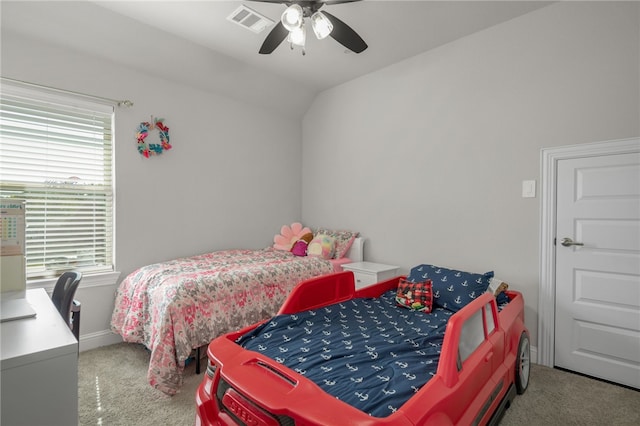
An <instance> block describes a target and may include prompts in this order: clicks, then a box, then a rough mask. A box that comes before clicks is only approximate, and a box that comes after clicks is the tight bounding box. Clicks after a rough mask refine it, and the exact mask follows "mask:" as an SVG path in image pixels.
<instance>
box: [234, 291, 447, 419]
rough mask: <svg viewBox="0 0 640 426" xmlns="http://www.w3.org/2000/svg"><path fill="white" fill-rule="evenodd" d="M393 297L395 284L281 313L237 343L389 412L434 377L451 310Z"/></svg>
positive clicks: (353, 401) (367, 407) (368, 409)
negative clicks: (405, 304) (419, 307)
mask: <svg viewBox="0 0 640 426" xmlns="http://www.w3.org/2000/svg"><path fill="white" fill-rule="evenodd" d="M395 296H396V291H395V290H391V291H387V292H385V293H384V294H383V295H382V296H381V297H379V298H356V299H351V300H348V301H346V302H341V303H337V304H333V305H329V306H326V307H323V308H320V309H316V310H310V311H304V312H300V313H297V314H291V315H278V316H275V317H273V318H272V320H271V321H269V322H266V323H264V324H263V325H261V326H259V327H257V328H255V329H253V330H252V331H250V332H249V333H247V334H245V335H243V336H242V337H240V338H239V339H238V341H237V343H238V344H239V345H241V346H243V347H244V348H245V349H248V350H252V351H257V352H260V353H262V354H264V355H266V356H268V357H270V358H272V359H274V360H276V361H277V362H279V363H281V364H284V365H285V366H287V367H289V368H291V369H293V370H295V371H296V372H298V373H299V374H301V375H303V376H305V377H306V378H308V379H309V380H311V381H313V382H315V383H316V384H317V385H319V386H320V387H321V388H322V389H323V390H324V391H325V392H327V393H329V394H331V395H333V396H335V397H336V398H338V399H339V400H341V401H344V402H346V403H348V404H350V405H352V406H354V407H356V408H358V409H359V410H361V411H363V412H365V413H367V414H369V415H371V416H375V417H386V416H388V415H390V414H392V413H393V412H394V411H395V410H397V409H398V408H399V407H401V406H402V405H403V404H404V403H405V402H406V401H407V400H408V399H409V398H410V397H411V396H412V395H413V394H414V393H415V392H417V391H418V390H419V389H420V388H421V387H422V386H424V385H425V384H426V383H427V382H428V381H429V379H430V378H431V377H432V376H433V375H435V372H436V370H437V368H438V359H439V357H440V351H441V347H442V342H443V339H444V331H445V328H446V325H447V321H448V320H449V318H450V317H451V316H452V315H453V312H452V311H450V310H446V309H442V308H439V307H436V308H434V310H433V312H432V313H430V314H424V313H422V312H419V311H412V310H409V309H405V308H401V307H398V306H397V303H396V300H395ZM389 359H392V360H393V362H388V360H389ZM354 384H357V386H354Z"/></svg>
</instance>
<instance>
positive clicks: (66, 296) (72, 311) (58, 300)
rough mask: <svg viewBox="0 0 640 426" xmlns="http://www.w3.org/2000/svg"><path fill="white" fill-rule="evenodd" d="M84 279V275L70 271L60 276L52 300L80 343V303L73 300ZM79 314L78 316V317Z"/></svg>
mask: <svg viewBox="0 0 640 426" xmlns="http://www.w3.org/2000/svg"><path fill="white" fill-rule="evenodd" d="M81 279H82V273H81V272H78V271H69V272H65V273H63V274H62V275H60V278H58V281H57V282H56V286H55V287H54V289H53V294H52V295H51V300H52V301H53V304H54V305H55V307H56V309H57V310H58V312H60V315H62V318H63V319H64V320H65V322H66V323H67V324H68V325H69V328H70V329H71V331H72V332H73V335H74V336H76V339H77V340H78V342H79V341H80V303H79V302H78V301H76V300H74V299H73V298H74V297H75V295H76V290H77V288H78V285H80V280H81ZM76 313H77V315H76ZM74 317H75V318H74Z"/></svg>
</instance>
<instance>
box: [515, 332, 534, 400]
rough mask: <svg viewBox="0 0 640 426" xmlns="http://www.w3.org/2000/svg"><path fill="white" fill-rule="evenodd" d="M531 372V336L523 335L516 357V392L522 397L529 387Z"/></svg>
mask: <svg viewBox="0 0 640 426" xmlns="http://www.w3.org/2000/svg"><path fill="white" fill-rule="evenodd" d="M530 370H531V356H530V345H529V336H527V333H522V335H521V336H520V342H519V343H518V356H517V357H516V390H517V391H518V395H522V394H523V393H524V391H525V390H527V386H529V372H530Z"/></svg>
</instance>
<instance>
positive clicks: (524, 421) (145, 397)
mask: <svg viewBox="0 0 640 426" xmlns="http://www.w3.org/2000/svg"><path fill="white" fill-rule="evenodd" d="M148 363H149V352H148V351H147V350H146V349H145V348H144V347H142V346H140V345H133V344H127V343H119V344H116V345H111V346H105V347H102V348H97V349H92V350H89V351H85V352H81V353H80V359H79V367H78V383H79V404H78V405H79V419H80V421H79V423H80V425H81V426H89V425H127V426H132V425H141V426H144V425H154V426H155V425H175V426H179V425H193V424H194V419H195V399H194V395H195V391H196V388H197V387H198V385H199V383H200V381H201V380H202V375H196V374H195V366H194V364H193V363H192V364H191V365H189V366H188V367H187V368H186V370H185V380H184V386H183V388H182V389H181V391H180V392H179V393H178V394H177V395H175V396H173V397H169V396H166V395H164V394H163V393H162V392H159V391H157V390H155V389H153V388H151V386H149V385H148V383H147V366H148ZM203 364H204V362H203ZM500 424H501V425H502V426H515V425H518V426H521V425H563V426H569V425H576V426H577V425H580V426H583V425H639V424H640V392H638V391H635V390H632V389H628V388H624V387H620V386H616V385H612V384H609V383H605V382H601V381H598V380H593V379H590V378H587V377H583V376H580V375H576V374H572V373H568V372H565V371H560V370H557V369H552V368H547V367H543V366H539V365H536V364H534V365H532V368H531V380H530V383H529V388H528V389H527V391H526V392H525V393H524V394H523V395H520V396H518V397H516V399H515V401H514V402H513V404H512V405H511V407H510V408H509V409H508V410H507V411H506V413H505V416H504V417H503V419H502V422H501V423H500Z"/></svg>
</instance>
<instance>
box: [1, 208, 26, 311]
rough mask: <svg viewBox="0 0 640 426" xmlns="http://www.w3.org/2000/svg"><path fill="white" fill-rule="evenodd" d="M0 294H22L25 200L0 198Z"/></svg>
mask: <svg viewBox="0 0 640 426" xmlns="http://www.w3.org/2000/svg"><path fill="white" fill-rule="evenodd" d="M0 241H1V244H0V294H1V295H2V298H3V299H4V298H7V295H9V294H12V295H24V292H25V289H26V285H27V284H26V270H25V202H24V200H15V199H8V198H6V199H1V200H0Z"/></svg>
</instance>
